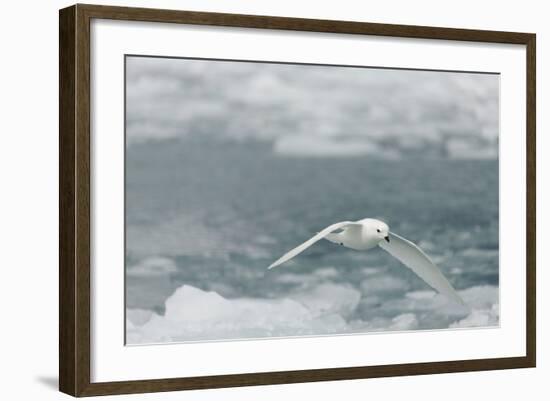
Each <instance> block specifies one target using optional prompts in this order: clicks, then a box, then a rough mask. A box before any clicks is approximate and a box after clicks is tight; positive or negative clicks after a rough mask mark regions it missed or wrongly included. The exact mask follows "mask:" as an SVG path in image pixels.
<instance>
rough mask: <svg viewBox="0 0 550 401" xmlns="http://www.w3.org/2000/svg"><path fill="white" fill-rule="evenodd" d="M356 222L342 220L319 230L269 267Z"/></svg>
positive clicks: (288, 258) (277, 264)
mask: <svg viewBox="0 0 550 401" xmlns="http://www.w3.org/2000/svg"><path fill="white" fill-rule="evenodd" d="M354 224H360V223H355V222H353V221H341V222H340V223H334V224H332V225H330V226H328V227H327V228H325V229H324V230H322V231H321V232H318V233H317V234H316V235H315V236H313V237H312V238H310V239H308V240H307V241H306V242H304V243H303V244H301V245H298V246H297V247H296V248H294V249H292V250H290V251H288V252H287V253H285V254H284V255H283V256H281V257H280V258H279V259H277V260H276V261H275V262H273V263H272V264H271V265H270V266H269V267H268V269H272V268H274V267H275V266H279V265H280V264H282V263H285V262H286V261H288V260H290V259H292V258H293V257H294V256H296V255H298V254H299V253H302V252H303V251H305V250H306V249H307V248H309V247H310V246H311V245H313V244H315V243H316V242H317V241H319V240H321V239H323V238H324V237H325V236H326V235H328V234H330V233H331V232H333V231H335V230H338V229H339V228H344V227H346V226H350V225H354Z"/></svg>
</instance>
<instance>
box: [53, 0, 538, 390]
mask: <svg viewBox="0 0 550 401" xmlns="http://www.w3.org/2000/svg"><path fill="white" fill-rule="evenodd" d="M92 18H100V19H114V20H132V21H151V22H170V23H182V24H196V25H212V26H227V27H243V28H269V29H282V30H294V31H311V32H332V33H346V34H363V35H365V34H366V35H378V36H393V37H403V38H425V39H444V40H458V41H476V42H493V43H511V44H519V45H525V46H526V49H527V59H526V65H527V121H526V124H527V127H526V128H527V137H526V141H527V194H526V196H527V227H526V230H527V231H526V232H527V238H526V241H527V244H526V246H527V260H526V279H527V288H526V290H527V310H526V313H527V325H526V328H525V329H526V333H527V336H526V339H527V343H526V349H527V354H526V355H525V356H523V357H512V358H494V359H476V360H461V361H442V362H430V363H409V364H399V365H381V366H365V367H349V368H328V369H315V370H299V371H284V372H265V373H247V374H231V375H223V376H203V377H188V378H185V377H182V378H170V379H156V380H136V381H123V382H101V383H91V382H90V358H91V356H90V20H91V19H92ZM535 41H536V36H535V34H531V33H515V32H496V31H481V30H467V29H451V28H435V27H422V26H405V25H387V24H372V23H364V22H350V21H330V20H313V19H301V18H283V17H267V16H255V15H238V14H220V13H204V12H194V11H172V10H157V9H143V8H126V7H111V6H96V5H81V4H77V5H74V6H71V7H68V8H65V9H62V10H60V13H59V96H60V100H59V137H60V140H59V153H60V165H59V228H60V234H59V253H60V255H59V261H60V262H59V389H60V391H62V392H64V393H67V394H70V395H73V396H92V395H105V394H122V393H143V392H153V391H172V390H188V389H204V388H219V387H235V386H252V385H263V384H280V383H297V382H313V381H324V380H346V379H363V378H371V377H388V376H401V375H420V374H433V373H446V372H465V371H479V370H492V369H510V368H525V367H534V366H535V363H536V318H535V317H536V311H535V308H536V304H535V298H536V297H535V290H536V286H535V283H536V277H535V274H536V273H535V246H536V245H535V231H536V228H535V207H536V205H535V191H536V188H535V119H536V111H535V97H536V94H535V90H536V89H535V73H536V72H535V64H536V62H535V46H536V45H535V43H536V42H535Z"/></svg>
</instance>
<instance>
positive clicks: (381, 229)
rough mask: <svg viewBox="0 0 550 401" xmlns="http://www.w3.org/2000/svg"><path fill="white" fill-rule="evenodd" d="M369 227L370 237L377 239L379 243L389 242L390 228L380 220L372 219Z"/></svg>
mask: <svg viewBox="0 0 550 401" xmlns="http://www.w3.org/2000/svg"><path fill="white" fill-rule="evenodd" d="M369 226H370V229H371V234H372V235H374V236H375V237H376V238H379V239H380V241H382V240H384V241H386V242H390V228H389V227H388V225H387V224H386V223H384V222H383V221H380V220H376V219H372V221H371V224H369Z"/></svg>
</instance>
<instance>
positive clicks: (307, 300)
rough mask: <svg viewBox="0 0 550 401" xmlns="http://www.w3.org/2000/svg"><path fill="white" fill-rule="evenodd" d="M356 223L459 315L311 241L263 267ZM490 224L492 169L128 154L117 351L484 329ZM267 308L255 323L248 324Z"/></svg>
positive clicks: (494, 234) (170, 144)
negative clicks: (124, 323) (417, 269)
mask: <svg viewBox="0 0 550 401" xmlns="http://www.w3.org/2000/svg"><path fill="white" fill-rule="evenodd" d="M365 217H375V218H380V219H382V220H383V221H385V222H387V223H388V225H389V226H390V229H391V230H392V231H394V232H396V233H398V234H400V235H402V236H404V237H406V238H408V239H410V240H412V241H413V242H415V243H417V244H418V245H420V246H421V247H422V248H423V249H424V250H425V251H426V252H427V253H428V254H429V255H430V256H431V257H432V259H433V260H434V261H435V262H436V263H437V264H438V266H439V267H440V268H441V270H442V271H443V272H444V274H445V275H446V276H447V277H448V279H449V281H450V282H451V283H452V285H453V286H454V287H455V288H456V289H457V290H458V291H459V292H461V294H462V296H463V297H464V298H465V299H466V301H467V303H469V304H470V305H471V306H472V310H467V309H464V308H461V307H458V306H456V305H452V304H448V303H447V302H446V300H444V299H442V297H441V296H437V297H434V293H433V291H431V289H430V287H428V286H427V285H426V284H425V283H424V282H423V281H421V280H420V279H419V278H418V277H417V276H415V275H414V274H413V273H412V272H411V271H410V270H408V269H407V268H405V267H403V266H402V265H400V263H399V262H398V261H397V260H395V259H393V258H392V257H391V256H390V255H389V254H386V253H385V252H384V251H383V250H372V251H369V252H364V253H361V252H356V251H353V250H349V249H346V248H343V247H338V246H336V245H334V244H331V243H329V242H328V241H320V242H319V243H317V244H316V245H315V246H313V247H311V248H310V249H308V250H307V251H306V252H304V253H303V254H301V255H299V256H298V257H297V258H295V259H294V260H293V261H292V262H289V263H288V264H285V265H283V266H281V267H280V268H278V269H274V270H271V271H267V270H266V267H267V266H268V265H269V264H270V263H271V262H273V261H274V260H275V259H277V258H278V257H280V256H281V255H282V254H283V253H285V252H286V251H288V250H289V249H291V248H293V247H294V246H296V245H298V244H299V243H301V242H303V241H304V240H306V239H308V238H309V237H311V236H312V235H313V234H315V233H316V232H317V231H319V230H321V229H322V228H324V227H326V226H327V225H329V224H332V223H334V222H337V221H342V220H357V219H361V218H365ZM498 217H499V216H498V160H493V159H490V160H451V159H447V158H429V159H423V158H419V157H404V158H399V159H397V160H384V159H378V158H376V157H372V156H358V157H345V158H322V157H320V158H313V157H283V156H281V155H277V154H275V153H273V152H272V150H271V144H270V143H269V142H254V141H248V142H244V141H242V142H236V141H228V142H226V143H221V142H220V140H219V139H218V140H210V139H209V138H208V137H204V138H203V139H199V138H192V137H191V138H188V139H186V140H179V139H169V140H158V141H151V142H144V143H133V144H131V145H128V146H127V153H126V241H127V248H126V255H127V256H126V268H127V274H126V286H127V287H126V292H127V298H126V301H127V309H128V317H129V319H130V320H129V321H130V326H129V333H128V334H129V337H128V338H129V342H163V341H179V340H188V339H189V340H196V339H199V340H200V339H224V338H242V337H250V336H253V337H264V336H272V335H300V334H327V333H345V332H357V331H359V332H361V331H370V330H394V329H395V330H397V329H434V328H447V327H461V326H483V325H494V324H498V282H499V275H498V270H499V269H498V247H499V243H498ZM178 289H179V290H178ZM175 292H176V294H174V293H175ZM171 296H172V301H173V302H172V306H169V309H170V308H171V309H170V311H169V312H170V313H167V310H166V301H167V299H168V298H169V297H171ZM287 300H288V301H289V302H291V301H292V302H295V303H296V304H297V305H300V307H304V308H305V310H304V312H303V313H302V312H300V313H297V314H296V316H294V315H293V312H292V310H296V309H297V307H295V306H293V305H294V304H288V305H287V304H284V302H286V301H287ZM201 302H202V303H201ZM186 308H188V309H187V310H186ZM189 308H193V315H192V316H191V315H189V312H190V309H189ZM197 308H199V310H197ZM201 308H205V309H203V310H202V311H201ZM266 311H267V313H270V314H272V316H271V317H270V319H269V323H261V322H260V323H257V317H256V318H255V319H256V320H255V321H253V322H251V321H249V320H247V317H246V316H256V315H255V313H258V315H262V316H263V315H264V314H265V313H266ZM287 311H290V312H289V313H287ZM214 312H215V313H214ZM170 314H172V315H171V316H172V318H170V319H169V318H168V317H167V316H166V315H170ZM283 315H285V316H283ZM151 316H153V319H152V321H153V322H152V321H149V322H148V323H146V324H145V325H144V326H142V325H143V323H144V322H146V321H148V320H150V319H151ZM174 316H176V318H174ZM178 316H180V317H181V321H178V322H177V323H174V324H170V323H167V322H168V321H170V322H173V321H174V319H175V320H178V319H179V317H178ZM250 319H252V318H250ZM294 320H300V324H298V323H296V324H294V323H295V322H294ZM231 322H233V324H232V323H231ZM304 322H305V323H304ZM186 324H187V325H186ZM262 325H263V326H262ZM251 326H254V327H251ZM191 327H192V329H190V328H191ZM264 327H265V330H263V329H262V328H264Z"/></svg>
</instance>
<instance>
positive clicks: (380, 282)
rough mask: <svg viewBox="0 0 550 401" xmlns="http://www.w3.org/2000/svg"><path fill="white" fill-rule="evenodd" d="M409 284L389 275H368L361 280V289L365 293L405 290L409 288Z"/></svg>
mask: <svg viewBox="0 0 550 401" xmlns="http://www.w3.org/2000/svg"><path fill="white" fill-rule="evenodd" d="M409 286H410V285H409V283H408V282H407V281H405V280H403V279H401V278H398V277H394V276H390V275H384V276H374V277H373V276H370V277H367V278H366V279H365V280H363V281H361V291H362V292H363V294H365V295H369V294H376V293H385V292H405V291H407V290H408V289H409Z"/></svg>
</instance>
